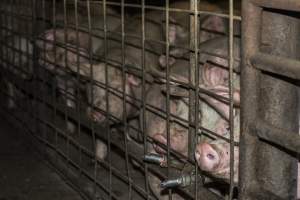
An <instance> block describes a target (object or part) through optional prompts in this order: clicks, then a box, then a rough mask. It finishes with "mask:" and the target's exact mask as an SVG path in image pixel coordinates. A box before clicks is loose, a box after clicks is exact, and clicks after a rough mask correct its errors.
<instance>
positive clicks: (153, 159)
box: [144, 153, 166, 166]
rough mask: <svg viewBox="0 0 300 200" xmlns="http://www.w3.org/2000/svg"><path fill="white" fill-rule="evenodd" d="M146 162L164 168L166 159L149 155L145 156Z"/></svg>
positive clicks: (156, 155)
mask: <svg viewBox="0 0 300 200" xmlns="http://www.w3.org/2000/svg"><path fill="white" fill-rule="evenodd" d="M144 161H146V162H150V163H154V164H159V165H160V166H164V165H165V163H166V157H165V156H162V155H158V154H153V153H151V154H148V155H145V157H144Z"/></svg>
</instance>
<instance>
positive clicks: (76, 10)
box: [74, 0, 83, 177]
mask: <svg viewBox="0 0 300 200" xmlns="http://www.w3.org/2000/svg"><path fill="white" fill-rule="evenodd" d="M74 11H75V31H76V55H77V63H76V80H77V84H78V85H79V84H80V73H79V70H80V55H79V52H80V51H79V44H80V43H79V29H78V26H79V24H78V0H74ZM76 88H77V105H76V106H77V113H78V115H77V124H78V127H77V129H78V141H81V140H82V139H81V138H82V134H81V112H80V107H81V105H82V103H81V98H80V87H76ZM78 149H79V166H80V169H79V177H81V175H82V171H83V170H82V164H83V163H82V153H83V152H82V148H78Z"/></svg>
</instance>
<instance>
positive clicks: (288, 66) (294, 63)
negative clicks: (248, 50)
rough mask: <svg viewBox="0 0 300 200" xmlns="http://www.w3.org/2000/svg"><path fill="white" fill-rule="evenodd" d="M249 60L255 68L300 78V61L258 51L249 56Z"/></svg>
mask: <svg viewBox="0 0 300 200" xmlns="http://www.w3.org/2000/svg"><path fill="white" fill-rule="evenodd" d="M251 62H252V64H253V65H254V67H255V68H257V69H260V70H263V71H267V72H271V73H274V74H278V75H282V76H286V77H289V78H292V79H300V61H298V60H295V59H291V58H286V57H282V56H274V55H270V54H266V53H261V52H259V53H256V54H255V55H253V56H252V57H251Z"/></svg>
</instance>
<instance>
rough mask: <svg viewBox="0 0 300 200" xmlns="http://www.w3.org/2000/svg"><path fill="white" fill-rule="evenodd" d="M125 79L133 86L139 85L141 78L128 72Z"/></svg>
mask: <svg viewBox="0 0 300 200" xmlns="http://www.w3.org/2000/svg"><path fill="white" fill-rule="evenodd" d="M127 81H128V83H129V84H130V85H133V86H139V85H141V80H140V79H138V78H137V77H136V76H134V75H132V74H129V75H128V76H127Z"/></svg>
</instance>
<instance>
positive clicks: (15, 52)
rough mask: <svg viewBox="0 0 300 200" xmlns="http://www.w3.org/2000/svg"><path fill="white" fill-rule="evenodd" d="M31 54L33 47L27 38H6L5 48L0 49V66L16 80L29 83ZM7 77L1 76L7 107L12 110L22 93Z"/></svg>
mask: <svg viewBox="0 0 300 200" xmlns="http://www.w3.org/2000/svg"><path fill="white" fill-rule="evenodd" d="M32 53H33V46H32V43H31V42H30V40H29V39H28V38H26V37H23V36H17V35H13V36H8V37H6V46H5V47H4V48H1V55H2V56H3V57H2V59H1V60H2V62H1V66H2V68H3V69H4V70H6V71H7V72H10V73H11V75H14V76H16V77H17V78H18V79H21V80H24V81H30V80H31V77H32V73H33V68H32V58H31V56H32ZM11 75H10V76H11ZM7 77H8V76H3V79H4V82H5V83H6V85H7V90H8V91H7V93H8V96H9V98H8V103H7V107H8V108H9V109H13V108H15V107H16V104H15V101H16V100H17V98H20V97H22V96H23V93H22V92H21V91H20V90H18V89H17V87H15V85H14V83H13V82H12V81H11V80H10V79H9V78H7Z"/></svg>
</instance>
